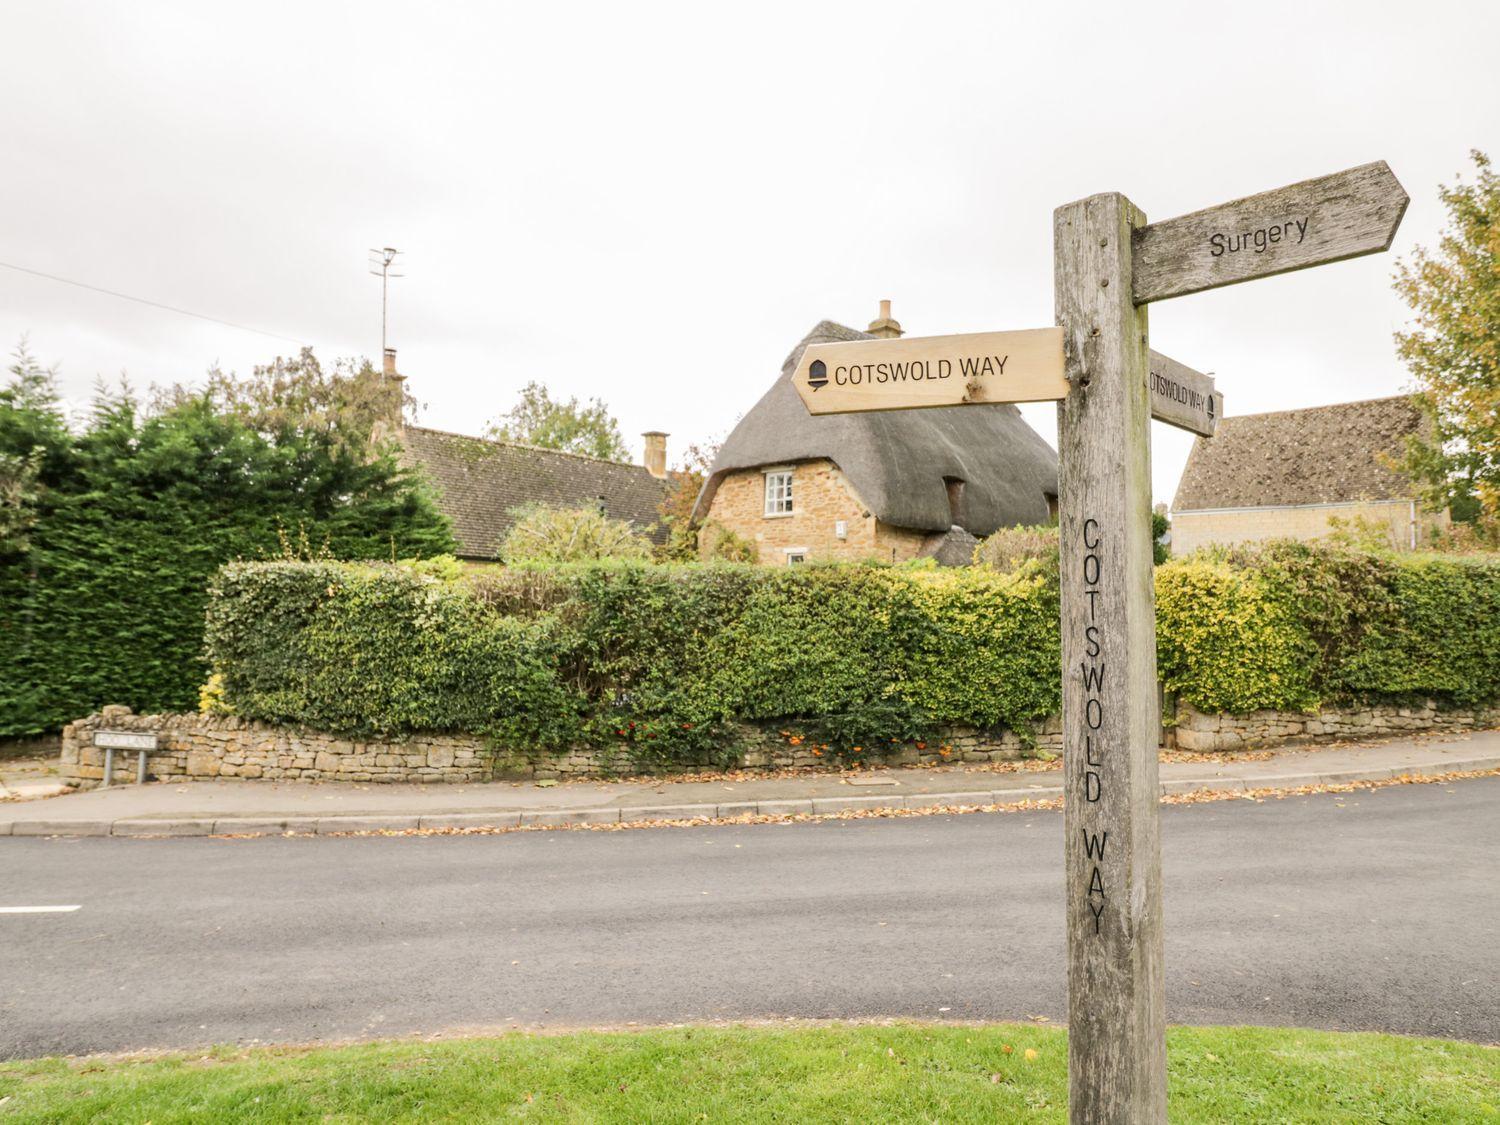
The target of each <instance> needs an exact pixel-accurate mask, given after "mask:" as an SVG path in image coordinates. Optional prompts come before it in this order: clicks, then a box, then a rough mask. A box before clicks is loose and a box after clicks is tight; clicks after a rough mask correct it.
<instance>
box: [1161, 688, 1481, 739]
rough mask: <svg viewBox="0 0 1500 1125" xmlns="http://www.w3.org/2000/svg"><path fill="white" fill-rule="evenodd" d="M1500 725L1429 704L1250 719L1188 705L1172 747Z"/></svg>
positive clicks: (1475, 712) (1264, 714)
mask: <svg viewBox="0 0 1500 1125" xmlns="http://www.w3.org/2000/svg"><path fill="white" fill-rule="evenodd" d="M1496 725H1500V710H1497V709H1495V708H1493V707H1491V708H1475V709H1445V708H1441V707H1439V706H1438V705H1437V703H1436V702H1435V701H1433V700H1431V699H1429V700H1426V701H1425V702H1424V703H1421V704H1417V705H1415V706H1407V707H1401V706H1396V705H1384V704H1380V705H1371V706H1361V707H1348V708H1343V709H1340V708H1334V707H1328V708H1324V709H1322V710H1319V711H1314V712H1308V713H1302V712H1295V711H1252V712H1251V713H1250V714H1248V715H1221V714H1206V713H1204V712H1202V711H1196V710H1194V709H1193V708H1191V707H1189V706H1187V705H1186V704H1179V706H1178V708H1177V725H1176V728H1175V731H1174V741H1175V743H1176V745H1177V747H1178V748H1179V749H1182V750H1199V751H1212V750H1245V749H1249V748H1251V747H1257V746H1274V745H1276V744H1278V743H1285V742H1336V741H1339V740H1341V739H1355V738H1390V737H1394V736H1396V735H1401V734H1414V733H1418V732H1421V731H1459V730H1474V729H1476V728H1483V727H1492V726H1496Z"/></svg>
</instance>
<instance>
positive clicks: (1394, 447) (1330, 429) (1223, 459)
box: [1172, 395, 1424, 512]
mask: <svg viewBox="0 0 1500 1125" xmlns="http://www.w3.org/2000/svg"><path fill="white" fill-rule="evenodd" d="M1423 424H1424V422H1423V417H1422V413H1421V411H1420V410H1419V409H1418V408H1417V406H1416V404H1415V402H1414V401H1413V400H1412V399H1411V398H1410V396H1407V395H1398V396H1396V397H1395V398H1373V399H1365V400H1364V401H1362V402H1341V403H1337V404H1335V405H1333V406H1314V407H1310V408H1308V409H1305V410H1278V411H1276V412H1274V413H1271V414H1242V415H1240V416H1239V417H1229V418H1224V419H1222V420H1221V421H1220V422H1219V428H1218V432H1217V433H1216V434H1215V435H1214V436H1213V437H1212V438H1201V437H1200V438H1199V439H1198V440H1197V441H1196V442H1194V443H1193V451H1192V453H1190V454H1189V455H1188V462H1187V467H1186V468H1185V469H1183V471H1182V480H1181V481H1180V482H1179V483H1178V485H1177V497H1176V499H1175V500H1174V501H1173V503H1172V509H1173V511H1177V512H1191V511H1203V510H1207V509H1214V508H1264V507H1284V506H1288V505H1293V504H1340V503H1348V502H1350V501H1355V500H1405V499H1408V498H1410V497H1412V496H1413V495H1415V493H1414V490H1413V488H1412V485H1411V483H1410V481H1408V480H1407V479H1406V477H1405V476H1403V475H1402V474H1401V473H1400V472H1398V471H1396V470H1394V469H1392V468H1389V467H1388V466H1387V465H1386V464H1385V459H1386V458H1399V457H1400V456H1401V455H1402V453H1404V452H1405V449H1406V437H1407V435H1408V434H1415V433H1418V432H1420V430H1421V428H1422V426H1423Z"/></svg>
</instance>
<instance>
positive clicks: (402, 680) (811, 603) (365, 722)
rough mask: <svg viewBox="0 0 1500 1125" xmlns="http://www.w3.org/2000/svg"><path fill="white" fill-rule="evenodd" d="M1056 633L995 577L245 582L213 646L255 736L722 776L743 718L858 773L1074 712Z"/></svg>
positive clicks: (805, 572)
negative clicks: (879, 755) (948, 743)
mask: <svg viewBox="0 0 1500 1125" xmlns="http://www.w3.org/2000/svg"><path fill="white" fill-rule="evenodd" d="M1057 617H1058V614H1057V594H1056V590H1055V588H1054V587H1052V586H1051V585H1049V583H1048V582H1047V581H1046V580H1045V579H1043V578H1040V577H1034V576H1033V577H1027V576H1023V575H1004V574H995V573H991V572H983V571H972V572H916V571H904V570H898V569H890V568H878V567H805V568H785V569H775V570H773V569H768V568H757V567H749V566H734V565H713V566H697V565H688V566H653V565H644V564H629V563H615V564H602V565H597V566H580V567H561V568H556V569H551V570H539V569H529V568H512V569H509V570H504V571H493V572H487V573H479V574H476V575H474V576H470V577H466V578H463V579H460V580H457V581H453V580H444V579H442V578H438V577H432V576H430V575H426V574H422V573H417V572H414V571H413V570H410V569H406V568H402V567H392V566H371V565H364V566H352V565H342V564H331V563H240V564H235V565H232V566H228V567H226V568H224V569H223V570H222V571H221V572H220V573H219V575H218V577H217V579H216V580H215V583H214V586H213V589H212V591H211V595H210V606H209V614H208V628H207V642H208V651H209V657H210V660H211V662H212V664H213V666H214V668H215V669H216V670H217V672H218V673H219V675H220V676H221V677H222V690H223V693H224V697H225V699H226V700H227V701H228V703H229V704H230V706H232V707H233V708H234V709H235V710H237V711H238V712H239V713H241V714H243V715H246V716H250V717H255V718H263V719H268V720H274V721H282V722H293V723H302V724H306V725H309V726H314V727H319V728H323V729H327V730H336V731H347V732H350V733H353V734H401V733H409V732H413V731H418V730H462V731H468V732H472V733H476V734H483V735H490V736H493V737H494V738H496V739H497V741H499V742H501V743H503V744H505V745H509V746H514V747H517V748H532V747H535V748H540V749H549V748H550V749H556V748H560V747H562V746H566V745H569V744H574V743H602V742H614V741H620V740H624V741H626V742H628V743H629V744H630V745H631V746H632V748H633V750H634V752H635V753H636V755H637V756H638V757H639V758H640V759H642V760H643V761H648V762H649V761H651V760H656V759H662V760H665V759H668V758H680V757H682V756H697V757H699V758H701V759H703V760H717V761H725V760H731V759H732V758H733V757H734V755H735V752H736V747H734V746H733V745H732V740H729V739H728V737H727V736H728V735H729V734H730V732H731V731H732V729H733V727H734V725H735V724H736V723H738V722H740V721H745V720H748V721H756V720H772V721H778V720H789V721H790V720H796V721H797V725H798V727H799V729H800V730H802V731H803V732H805V733H806V734H807V735H808V736H810V737H812V738H816V739H819V740H821V741H823V742H826V743H827V744H828V746H829V747H830V750H831V751H834V752H842V753H848V754H857V753H859V752H867V747H869V746H871V745H873V744H875V743H876V742H878V741H881V740H890V739H900V738H908V737H918V736H920V735H921V734H922V733H923V732H925V731H927V730H930V729H932V728H933V727H935V726H936V725H939V724H943V723H950V722H977V723H982V724H984V725H987V726H1001V725H1003V726H1009V727H1014V728H1017V729H1021V730H1025V729H1027V726H1028V724H1029V723H1030V722H1032V721H1033V720H1036V719H1039V718H1042V717H1044V716H1046V715H1049V714H1051V713H1053V712H1054V711H1055V710H1056V709H1057V706H1058V685H1057V675H1056V668H1057V659H1058V658H1057V651H1058V623H1057ZM856 748H858V749H856Z"/></svg>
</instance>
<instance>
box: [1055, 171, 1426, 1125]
mask: <svg viewBox="0 0 1500 1125" xmlns="http://www.w3.org/2000/svg"><path fill="white" fill-rule="evenodd" d="M1406 202H1407V200H1406V193H1405V192H1404V191H1402V190H1401V185H1400V184H1398V183H1397V182H1396V179H1395V177H1394V176H1392V175H1391V172H1390V169H1389V168H1387V167H1386V166H1385V164H1383V163H1379V164H1367V165H1364V166H1363V167H1361V168H1355V169H1352V170H1350V171H1348V172H1341V173H1339V174H1337V175H1333V176H1325V177H1323V178H1322V179H1318V180H1309V181H1307V182H1306V183H1302V184H1294V185H1293V186H1291V187H1288V188H1282V189H1281V190H1280V191H1272V192H1266V193H1264V194H1262V195H1255V196H1250V197H1249V198H1247V199H1242V200H1239V201H1237V202H1234V203H1229V204H1226V205H1224V206H1223V207H1216V208H1212V209H1210V210H1207V211H1199V212H1196V213H1195V214H1192V215H1186V216H1184V217H1182V218H1180V219H1170V220H1168V221H1167V222H1164V223H1157V224H1154V225H1151V226H1148V225H1147V224H1146V219H1145V216H1144V215H1142V214H1141V212H1140V211H1139V210H1137V209H1136V207H1135V206H1134V204H1132V203H1131V202H1130V201H1129V200H1127V199H1126V198H1125V197H1124V196H1122V195H1118V194H1113V193H1110V194H1105V195H1095V196H1090V197H1089V198H1088V199H1084V200H1080V201H1079V202H1077V203H1069V204H1067V205H1065V206H1063V207H1059V208H1058V209H1057V211H1056V212H1055V213H1054V215H1053V237H1054V242H1053V247H1054V258H1053V285H1054V296H1055V300H1056V311H1057V322H1058V324H1060V325H1061V326H1062V328H1063V330H1064V332H1065V333H1066V353H1067V363H1068V382H1069V384H1070V385H1071V390H1070V392H1069V394H1068V397H1067V398H1065V399H1063V400H1062V403H1061V405H1060V406H1059V408H1058V418H1059V424H1058V437H1059V442H1058V444H1059V449H1058V453H1059V476H1060V482H1059V497H1058V499H1059V523H1060V530H1061V550H1062V554H1061V564H1060V565H1061V571H1060V573H1061V583H1062V673H1063V681H1062V682H1063V767H1064V782H1063V793H1064V813H1063V818H1064V841H1065V843H1064V850H1065V867H1066V871H1067V895H1068V899H1067V929H1068V1112H1069V1117H1070V1119H1071V1120H1072V1121H1074V1122H1079V1123H1082V1122H1088V1123H1089V1125H1102V1123H1107V1122H1120V1123H1122V1125H1127V1123H1128V1125H1138V1123H1142V1122H1164V1121H1166V1119H1167V1066H1166V1004H1165V995H1164V991H1163V979H1162V972H1163V970H1162V904H1161V834H1160V816H1159V810H1158V805H1157V801H1158V799H1159V793H1158V782H1157V760H1156V744H1157V732H1158V731H1159V729H1160V716H1159V715H1158V714H1157V706H1158V704H1157V693H1156V611H1155V605H1154V598H1153V591H1152V577H1151V531H1150V528H1151V451H1150V440H1149V426H1148V422H1147V419H1148V418H1149V416H1150V414H1151V412H1152V409H1151V406H1152V400H1153V399H1154V398H1157V397H1158V392H1154V390H1153V388H1152V386H1151V369H1152V367H1153V363H1152V356H1151V352H1150V342H1149V339H1148V335H1147V321H1146V308H1145V306H1146V304H1147V303H1148V302H1150V301H1156V300H1163V299H1165V298H1167V297H1176V296H1181V295H1183V294H1186V293H1196V292H1198V291H1200V290H1203V289H1212V288H1214V287H1216V286H1220V285H1229V284H1233V283H1234V282H1238V281H1248V280H1250V279H1251V278H1255V277H1267V276H1270V275H1272V274H1277V273H1283V272H1285V271H1287V270H1293V269H1301V268H1303V267H1306V266H1314V265H1320V264H1322V263H1324V262H1333V261H1338V260H1340V259H1343V258H1350V257H1354V256H1356V255H1359V254H1369V253H1374V252H1376V251H1379V250H1384V249H1386V248H1387V247H1389V246H1390V244H1391V239H1392V238H1393V237H1394V236H1395V231H1396V224H1397V223H1399V222H1400V220H1401V216H1402V214H1403V213H1404V212H1405V210H1406ZM1278 232H1279V233H1278ZM1162 358H1164V357H1162ZM1155 366H1156V367H1157V368H1158V373H1159V374H1162V375H1164V376H1166V377H1167V378H1168V379H1171V378H1172V376H1173V371H1169V370H1168V369H1167V365H1166V364H1162V363H1160V362H1159V361H1158V362H1157V363H1156V364H1155ZM1175 366H1180V365H1174V369H1175ZM1184 370H1185V369H1184ZM1175 374H1176V376H1177V378H1176V381H1177V382H1178V383H1179V384H1182V383H1184V382H1186V383H1192V382H1193V380H1191V379H1186V378H1185V377H1184V376H1183V375H1182V372H1181V371H1176V372H1175ZM1193 374H1194V375H1196V372H1195V373H1193ZM1200 378H1201V377H1200ZM1199 389H1200V390H1202V389H1203V388H1202V386H1201V384H1200V387H1199ZM1209 401H1210V402H1213V399H1212V398H1210V399H1209ZM1166 420H1168V421H1173V420H1174V419H1166ZM1190 428H1191V427H1190ZM1200 432H1201V431H1200Z"/></svg>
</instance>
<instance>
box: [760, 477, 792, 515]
mask: <svg viewBox="0 0 1500 1125" xmlns="http://www.w3.org/2000/svg"><path fill="white" fill-rule="evenodd" d="M763 474H764V476H765V493H764V500H765V505H764V508H763V513H764V515H765V517H766V518H767V519H780V518H782V517H784V516H790V515H795V514H796V500H795V493H794V491H793V487H792V470H791V469H790V468H775V469H765V470H763ZM783 504H785V505H786V506H785V507H784V508H783V507H782V506H781V505H783Z"/></svg>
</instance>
